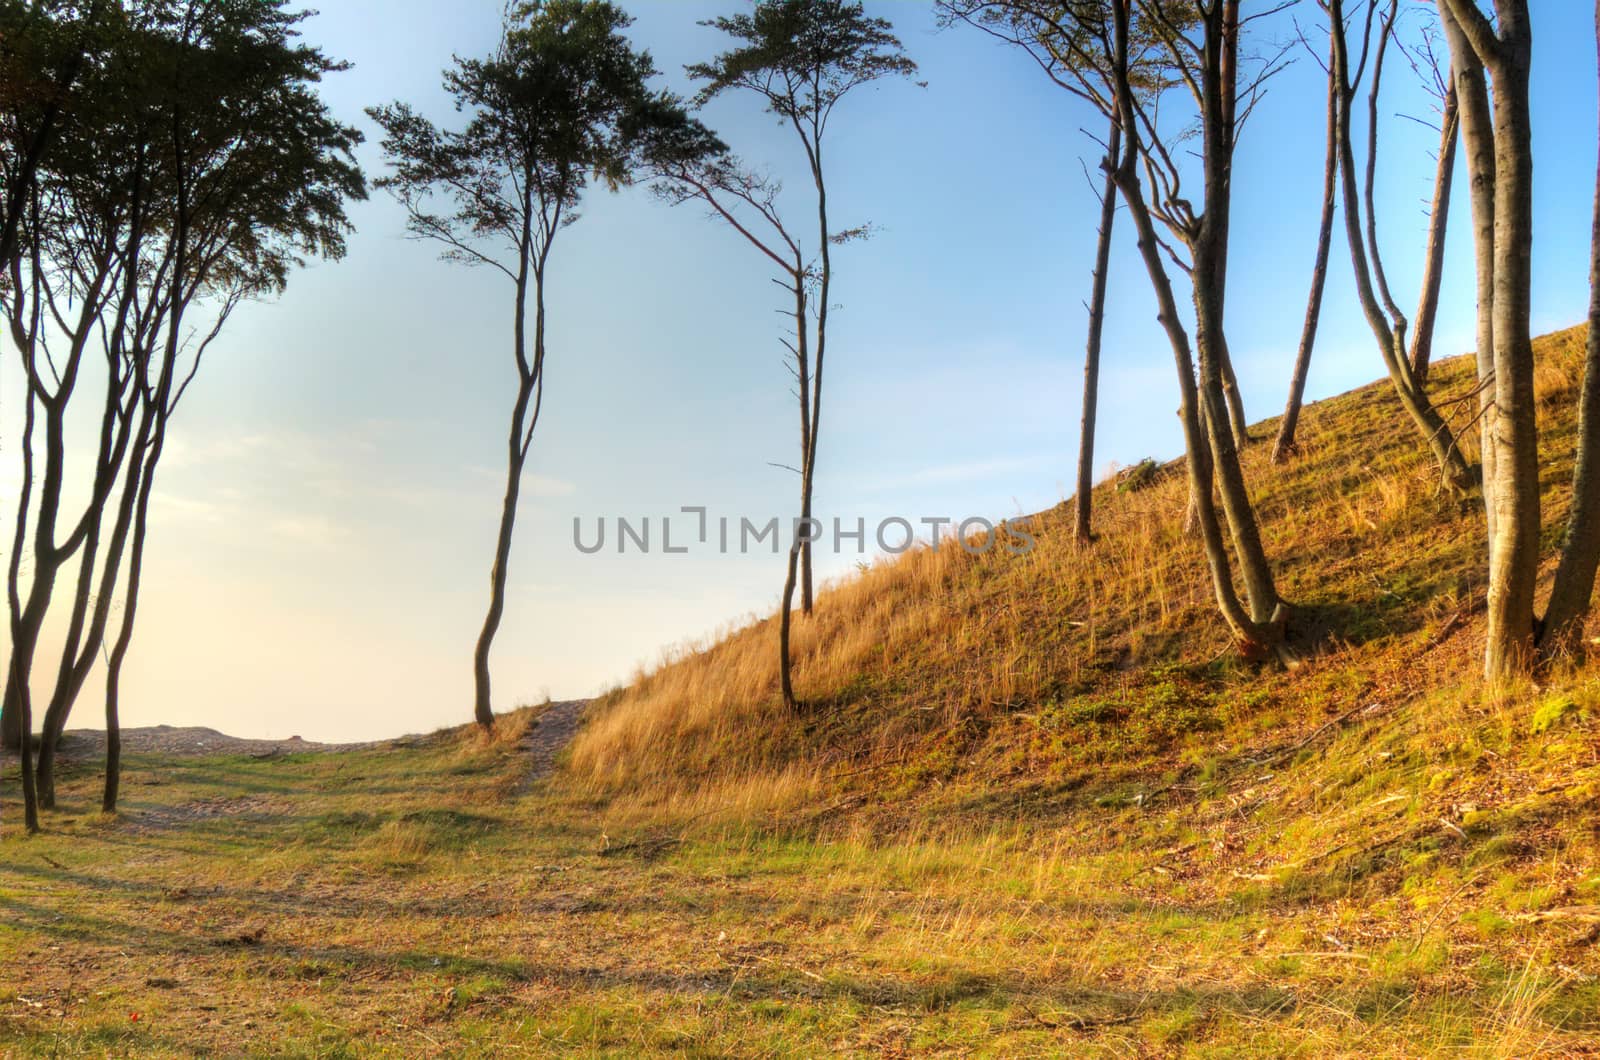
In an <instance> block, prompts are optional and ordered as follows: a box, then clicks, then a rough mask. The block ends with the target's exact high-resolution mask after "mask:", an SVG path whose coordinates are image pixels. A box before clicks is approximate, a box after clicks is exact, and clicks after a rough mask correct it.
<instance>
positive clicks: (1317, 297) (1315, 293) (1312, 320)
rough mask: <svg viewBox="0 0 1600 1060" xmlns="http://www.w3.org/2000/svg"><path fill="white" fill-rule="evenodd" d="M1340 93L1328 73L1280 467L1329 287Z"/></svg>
mask: <svg viewBox="0 0 1600 1060" xmlns="http://www.w3.org/2000/svg"><path fill="white" fill-rule="evenodd" d="M1338 123H1339V91H1338V85H1337V82H1336V81H1335V79H1334V74H1333V70H1332V69H1331V68H1330V69H1329V71H1328V140H1327V149H1326V154H1325V155H1324V160H1323V165H1322V219H1321V220H1320V222H1319V223H1318V226H1317V257H1316V264H1315V265H1314V266H1313V267H1312V269H1311V294H1310V295H1309V296H1308V297H1307V298H1306V320H1305V324H1304V325H1303V326H1302V327H1301V329H1300V347H1299V349H1298V350H1297V351H1296V352H1295V357H1294V376H1293V377H1292V378H1291V379H1290V380H1289V403H1288V404H1287V405H1286V406H1285V407H1284V410H1283V420H1282V422H1281V423H1280V424H1279V425H1278V437H1277V440H1276V441H1274V442H1273V443H1272V462H1273V463H1274V464H1282V463H1285V462H1287V461H1288V459H1289V458H1290V457H1291V456H1293V455H1294V454H1295V453H1296V452H1298V450H1299V447H1298V446H1297V445H1296V444H1295V431H1296V430H1297V429H1298V428H1299V426H1300V408H1301V406H1302V404H1303V403H1304V401H1305V396H1306V377H1307V375H1308V374H1309V373H1310V371H1311V351H1312V348H1313V347H1314V346H1315V345H1316V341H1317V324H1318V322H1319V321H1320V320H1321V317H1322V292H1323V290H1324V289H1325V288H1326V287H1327V283H1328V251H1329V248H1330V246H1331V245H1332V243H1333V212H1334V210H1335V209H1336V208H1337V201H1338V196H1337V194H1336V193H1335V191H1334V177H1335V175H1336V174H1337V173H1338V170H1339V140H1338V137H1339V124H1338Z"/></svg>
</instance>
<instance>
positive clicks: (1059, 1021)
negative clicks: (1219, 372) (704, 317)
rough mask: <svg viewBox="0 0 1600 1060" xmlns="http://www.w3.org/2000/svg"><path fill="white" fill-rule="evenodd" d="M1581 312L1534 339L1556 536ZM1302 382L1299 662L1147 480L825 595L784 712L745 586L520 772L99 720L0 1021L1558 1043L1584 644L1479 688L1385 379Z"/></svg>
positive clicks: (511, 749) (27, 874)
mask: <svg viewBox="0 0 1600 1060" xmlns="http://www.w3.org/2000/svg"><path fill="white" fill-rule="evenodd" d="M1581 338H1582V336H1581V333H1576V332H1567V333H1563V334H1561V335H1558V336H1552V337H1549V338H1547V339H1545V340H1542V341H1541V354H1542V360H1541V372H1540V388H1541V393H1542V394H1543V396H1544V399H1545V400H1544V405H1543V409H1542V414H1543V416H1544V418H1545V422H1544V427H1545V430H1546V441H1547V445H1548V451H1547V452H1546V454H1545V466H1546V468H1547V483H1548V488H1547V498H1548V501H1549V503H1548V504H1547V506H1546V518H1547V523H1548V524H1549V526H1550V527H1551V539H1552V541H1553V540H1554V536H1555V533H1556V532H1557V531H1556V528H1557V527H1559V520H1560V518H1561V516H1562V514H1563V512H1564V508H1563V504H1562V501H1561V493H1562V490H1563V482H1564V480H1565V478H1566V476H1568V475H1570V467H1571V452H1570V450H1571V445H1572V429H1573V424H1572V410H1571V407H1570V406H1571V400H1570V399H1571V394H1572V380H1573V379H1574V378H1575V373H1576V368H1575V365H1576V358H1577V357H1578V355H1579V352H1580V351H1581ZM1468 372H1469V369H1468V368H1467V367H1466V366H1465V365H1463V364H1461V363H1459V362H1450V363H1446V364H1443V365H1441V366H1440V369H1439V373H1438V375H1437V377H1436V378H1437V382H1436V384H1435V387H1436V391H1437V392H1438V393H1441V394H1450V393H1456V392H1461V391H1463V390H1465V389H1466V387H1467V382H1466V377H1467V374H1468ZM1303 422H1304V427H1303V430H1304V432H1305V433H1304V435H1303V442H1302V445H1303V449H1304V455H1303V456H1302V457H1301V458H1300V459H1299V460H1298V461H1297V462H1296V463H1295V464H1294V465H1293V466H1291V467H1290V468H1288V469H1286V470H1278V469H1271V468H1269V467H1267V466H1266V464H1265V453H1264V452H1260V451H1259V450H1264V449H1265V448H1266V447H1265V445H1260V446H1257V447H1255V448H1256V450H1258V451H1254V452H1252V453H1251V454H1250V456H1249V462H1250V467H1249V468H1248V473H1249V476H1250V481H1251V482H1252V484H1253V485H1254V486H1255V488H1256V489H1257V497H1258V502H1259V504H1260V507H1261V511H1262V516H1263V527H1264V534H1265V536H1266V539H1267V542H1268V547H1269V550H1270V551H1271V553H1272V554H1273V555H1274V556H1275V557H1278V558H1279V561H1280V567H1279V573H1280V578H1281V579H1282V583H1283V587H1284V591H1285V593H1286V595H1288V596H1290V598H1291V599H1293V600H1294V601H1295V602H1296V603H1298V604H1299V605H1300V607H1299V610H1298V611H1297V615H1296V629H1297V631H1298V635H1299V641H1298V647H1299V648H1300V649H1301V650H1302V652H1303V653H1304V654H1305V656H1306V657H1307V662H1306V664H1305V665H1304V666H1302V667H1300V668H1299V669H1297V670H1295V671H1294V672H1292V673H1282V672H1275V671H1271V670H1258V669H1255V668H1251V667H1247V666H1245V665H1243V664H1241V663H1239V662H1237V661H1235V660H1233V659H1232V658H1231V657H1230V654H1229V653H1228V651H1227V643H1226V639H1225V637H1224V635H1223V633H1222V631H1221V629H1220V623H1219V622H1218V621H1217V620H1216V619H1214V618H1213V617H1212V615H1211V613H1210V604H1209V590H1208V589H1207V587H1206V584H1205V582H1204V580H1203V577H1204V573H1203V571H1202V570H1201V568H1200V566H1199V562H1198V555H1197V552H1198V549H1197V547H1196V546H1195V545H1194V544H1193V543H1192V542H1189V541H1187V540H1186V539H1184V538H1182V537H1181V536H1180V535H1179V533H1178V530H1177V523H1178V522H1179V517H1180V515H1181V510H1182V506H1183V502H1184V497H1183V492H1182V491H1183V486H1182V483H1181V481H1180V480H1179V476H1175V475H1171V474H1166V473H1163V474H1158V475H1154V476H1152V478H1151V481H1150V482H1149V483H1148V484H1147V485H1146V486H1145V487H1144V488H1141V489H1139V490H1128V491H1122V492H1117V491H1116V490H1115V487H1114V485H1108V487H1107V488H1106V489H1105V491H1104V493H1103V494H1102V496H1100V497H1099V498H1097V502H1098V504H1099V515H1098V529H1099V532H1100V534H1101V537H1100V540H1099V541H1098V542H1096V543H1094V544H1093V545H1090V546H1079V545H1077V544H1076V543H1075V542H1074V541H1073V540H1072V533H1071V525H1070V519H1069V518H1068V515H1067V513H1065V512H1064V511H1062V512H1051V513H1045V514H1044V515H1043V516H1041V517H1039V518H1038V519H1037V520H1036V525H1035V532H1036V534H1037V536H1038V547H1037V548H1036V549H1034V550H1033V551H1032V552H1030V553H1028V554H1027V555H1025V556H1020V557H1018V556H1010V555H1005V554H991V555H988V556H983V557H973V556H970V555H968V554H967V553H966V552H964V551H962V550H961V549H959V548H951V547H945V548H941V549H940V550H938V551H937V552H934V551H932V550H924V551H921V552H918V553H916V554H913V555H910V556H907V557H905V558H904V559H902V560H900V561H899V562H897V563H885V564H880V565H878V566H876V567H874V568H872V569H870V570H868V571H866V572H865V573H863V574H862V575H861V576H860V577H859V578H857V579H854V580H851V581H849V582H846V583H844V584H841V585H838V586H834V587H832V588H830V590H829V591H827V592H825V593H823V594H822V596H821V598H820V600H819V603H818V608H817V613H816V615H815V616H814V617H813V618H811V619H809V620H804V621H801V622H800V623H799V643H800V645H801V652H800V657H801V667H800V674H799V678H800V689H801V692H802V694H803V696H804V697H805V698H806V699H807V700H808V701H809V702H810V704H811V705H812V708H811V710H810V711H809V712H808V714H807V715H806V716H805V717H803V718H800V719H791V718H788V717H786V716H785V715H784V714H783V713H782V711H781V710H779V709H777V703H776V688H775V685H774V680H775V675H774V674H773V672H772V668H771V658H770V656H771V654H772V651H771V648H772V643H771V639H772V638H771V631H770V629H769V628H767V627H765V626H761V625H758V626H754V627H752V628H749V629H746V630H742V631H736V632H735V633H734V634H732V635H731V636H730V637H728V638H726V639H724V640H722V641H719V642H718V643H715V644H709V645H705V646H701V647H698V648H696V649H694V650H686V651H685V652H683V653H681V656H680V657H679V658H677V659H676V660H674V661H672V662H671V663H669V664H668V665H665V666H663V667H662V668H660V669H658V670H657V671H655V672H653V673H651V674H647V675H641V677H640V679H639V680H638V681H636V682H635V683H633V684H631V685H630V686H629V687H628V688H626V689H622V690H619V691H618V692H616V693H614V694H613V695H612V696H610V697H608V699H607V701H606V702H605V703H604V704H602V705H601V708H600V710H599V712H598V713H597V714H596V716H595V717H594V718H593V720H592V721H591V723H590V724H589V725H588V726H586V728H585V730H584V731H583V732H582V733H581V734H580V736H579V738H578V740H577V741H576V742H575V744H574V745H573V747H572V748H571V750H570V753H569V755H568V757H567V759H566V761H565V763H564V768H563V770H562V771H561V772H559V773H557V774H556V775H555V776H553V777H551V778H549V779H546V780H542V781H539V782H537V783H529V778H528V775H527V760H526V756H525V754H524V753H523V752H522V751H520V750H519V748H518V741H519V739H520V737H521V735H522V734H523V733H524V732H525V731H526V729H527V727H528V726H529V725H531V724H533V723H534V715H535V714H536V711H525V712H521V713H519V714H518V715H515V716H513V717H511V718H508V719H506V721H505V722H504V723H503V724H502V725H501V727H500V733H499V735H498V736H496V737H495V738H484V737H481V736H479V735H477V734H476V733H474V732H470V731H462V732H447V733H441V734H437V735H435V736H433V737H430V738H427V739H425V740H421V741H417V742H416V743H415V744H413V745H410V746H403V747H396V748H391V749H383V750H365V751H359V752H353V753H349V754H339V755H297V756H289V757H284V758H278V759H272V760H264V761H258V760H254V759H250V758H183V759H178V758H171V759H163V758H158V757H149V756H135V757H133V758H132V759H131V760H130V762H129V764H128V777H127V780H126V782H125V786H124V790H125V792H126V803H125V812H124V813H123V814H122V815H121V816H119V817H116V818H105V817H102V816H100V815H99V814H98V813H95V812H94V806H95V795H96V784H97V777H96V776H95V775H94V772H93V770H92V769H89V768H85V767H76V766H75V767H73V768H72V769H70V770H69V772H68V774H67V775H66V776H65V777H64V778H63V782H62V785H61V790H62V795H63V800H62V801H63V806H64V810H63V812H62V813H59V814H57V815H53V816H51V817H49V818H47V822H46V823H47V828H48V831H47V833H46V834H45V835H43V836H40V837H38V838H35V839H32V840H26V839H23V838H21V837H19V836H17V835H16V834H15V833H16V831H17V830H16V828H15V827H14V825H15V822H14V820H10V821H8V822H7V824H8V829H7V834H6V836H5V837H4V838H0V1054H4V1055H8V1056H9V1055H18V1056H32V1055H40V1056H44V1055H104V1056H127V1055H216V1054H223V1055H232V1054H247V1055H248V1054H266V1053H271V1054H274V1055H279V1054H282V1055H291V1056H343V1055H363V1056H364V1055H393V1056H417V1055H451V1056H455V1055H467V1056H472V1055H482V1056H507V1055H517V1054H519V1053H526V1054H531V1055H574V1056H637V1055H659V1054H674V1055H686V1056H720V1055H740V1056H815V1055H819V1054H823V1053H830V1052H841V1053H847V1054H856V1055H870V1056H900V1055H993V1056H1035V1055H1074V1056H1076V1055H1090V1056H1093V1055H1107V1056H1125V1055H1155V1056H1165V1055H1197V1056H1232V1055H1239V1054H1242V1053H1243V1054H1254V1055H1270V1056H1288V1055H1312V1056H1323V1055H1364V1056H1370V1055H1435V1054H1465V1055H1471V1056H1480V1055H1481V1056H1507V1057H1510V1056H1517V1057H1522V1056H1532V1055H1540V1054H1544V1055H1578V1054H1581V1053H1585V1052H1593V1051H1594V1044H1593V1043H1594V1042H1595V1041H1596V1040H1600V959H1597V958H1596V950H1595V945H1594V944H1595V942H1596V940H1597V939H1600V835H1597V831H1596V828H1595V818H1594V806H1595V804H1596V799H1597V797H1600V676H1597V675H1591V674H1590V673H1589V672H1587V671H1582V670H1579V671H1574V672H1571V673H1561V674H1553V675H1549V676H1548V677H1546V678H1545V679H1543V683H1542V686H1541V687H1539V688H1534V687H1532V686H1527V687H1519V688H1511V689H1504V690H1500V691H1498V692H1495V693H1492V694H1491V693H1489V692H1486V691H1485V690H1483V689H1482V688H1481V687H1479V685H1478V683H1477V682H1476V680H1475V679H1474V677H1473V676H1472V675H1473V674H1474V672H1475V670H1476V666H1477V651H1478V645H1479V644H1480V643H1481V629H1480V628H1479V624H1480V622H1481V596H1482V575H1481V573H1480V572H1479V570H1478V558H1477V557H1478V550H1479V549H1480V548H1481V533H1482V530H1481V521H1480V520H1479V518H1478V517H1476V516H1475V515H1474V514H1473V513H1472V510H1471V508H1470V506H1465V505H1462V504H1461V503H1459V502H1457V501H1453V500H1450V499H1448V498H1445V497H1442V496H1440V495H1438V494H1437V493H1436V491H1435V476H1434V474H1433V472H1432V471H1431V469H1430V468H1429V467H1428V466H1427V464H1426V463H1425V461H1424V460H1423V459H1422V457H1421V456H1420V454H1419V453H1418V448H1419V447H1418V446H1417V444H1416V441H1415V439H1414V438H1413V437H1412V436H1411V435H1410V434H1409V433H1408V428H1406V427H1405V425H1404V424H1402V423H1401V422H1400V421H1399V416H1398V412H1397V409H1396V408H1395V406H1394V402H1393V399H1392V397H1390V396H1389V395H1388V394H1387V393H1386V392H1385V391H1384V390H1382V389H1381V388H1367V389H1365V390H1362V391H1356V392H1354V393H1352V394H1350V395H1346V396H1344V397H1342V398H1339V399H1335V400H1333V401H1329V402H1324V403H1321V404H1319V405H1316V406H1313V407H1312V408H1310V409H1308V410H1307V415H1306V418H1305V420H1304V421H1303ZM1256 431H1257V434H1258V435H1264V434H1266V433H1267V431H1266V428H1264V427H1262V426H1258V427H1257V428H1256ZM0 799H3V800H5V804H6V806H7V808H8V810H9V809H10V808H12V807H14V806H15V799H16V791H15V782H14V779H12V778H11V777H9V776H8V777H7V778H6V779H5V780H4V782H3V783H0Z"/></svg>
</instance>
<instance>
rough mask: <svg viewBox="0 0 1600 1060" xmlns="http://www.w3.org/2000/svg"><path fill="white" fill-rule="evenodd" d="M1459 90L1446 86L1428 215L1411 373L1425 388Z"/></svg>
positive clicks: (1453, 165) (1446, 225)
mask: <svg viewBox="0 0 1600 1060" xmlns="http://www.w3.org/2000/svg"><path fill="white" fill-rule="evenodd" d="M1458 112H1459V107H1458V106H1457V103H1456V89H1455V85H1454V83H1453V82H1452V84H1451V85H1450V86H1449V87H1448V88H1446V89H1445V96H1444V113H1443V114H1442V115H1441V116H1440V126H1441V128H1440V132H1439V164H1438V169H1437V170H1436V171H1435V173H1434V178H1433V206H1432V209H1431V210H1430V211H1429V214H1428V250H1427V254H1426V255H1425V256H1424V261H1425V262H1426V266H1425V269H1424V272H1423V274H1422V295H1421V298H1420V299H1419V301H1418V303H1417V322H1416V331H1415V333H1414V334H1413V335H1412V336H1411V375H1412V377H1413V378H1414V379H1416V381H1417V386H1419V387H1421V386H1423V385H1425V384H1426V383H1427V381H1428V369H1429V367H1430V366H1431V363H1432V361H1433V332H1434V326H1435V323H1436V321H1437V320H1438V319H1439V289H1440V287H1441V286H1442V285H1443V283H1444V247H1445V233H1446V232H1447V231H1448V230H1449V227H1450V189H1451V187H1452V185H1453V184H1454V183H1455V170H1456V141H1457V139H1458V138H1459V137H1458V135H1457V134H1458V131H1459V126H1460V124H1461V122H1460V115H1459V113H1458Z"/></svg>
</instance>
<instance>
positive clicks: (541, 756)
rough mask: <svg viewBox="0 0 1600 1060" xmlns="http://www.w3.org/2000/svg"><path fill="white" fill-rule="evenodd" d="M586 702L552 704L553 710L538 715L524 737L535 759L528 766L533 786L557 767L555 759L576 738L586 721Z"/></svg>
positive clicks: (527, 747)
mask: <svg viewBox="0 0 1600 1060" xmlns="http://www.w3.org/2000/svg"><path fill="white" fill-rule="evenodd" d="M588 705H589V701H588V700H587V699H568V700H563V701H562V702H560V703H552V704H550V709H549V710H546V711H545V712H544V713H543V714H541V715H539V718H538V720H537V721H535V722H534V723H533V728H531V729H529V730H528V735H527V736H526V737H524V738H523V741H522V746H523V747H524V748H525V749H526V750H527V752H528V756H529V757H530V758H531V759H532V762H531V763H530V766H529V776H528V780H529V782H530V783H532V782H533V781H536V780H542V779H544V778H545V777H547V776H549V775H550V774H551V773H552V772H553V771H554V770H555V768H556V756H557V755H559V754H560V753H561V751H562V749H563V748H565V747H566V746H567V744H569V743H571V742H572V738H573V736H575V735H577V732H578V725H579V724H580V723H581V722H582V720H583V708H584V707H587V706H588Z"/></svg>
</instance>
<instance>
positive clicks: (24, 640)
mask: <svg viewBox="0 0 1600 1060" xmlns="http://www.w3.org/2000/svg"><path fill="white" fill-rule="evenodd" d="M29 400H30V401H31V400H33V398H32V396H31V394H30V397H29ZM40 403H41V404H43V405H44V434H45V464H44V479H43V481H42V482H41V484H40V490H39V516H38V519H37V520H36V521H35V524H34V528H33V542H32V543H33V549H32V551H33V577H32V579H31V581H30V582H29V584H28V598H27V603H26V604H24V605H23V606H22V609H21V611H20V613H17V614H13V615H12V619H11V667H10V670H9V671H8V673H7V675H6V693H5V705H4V708H3V710H0V714H3V715H4V716H5V717H6V718H8V719H9V720H10V723H9V724H8V725H7V726H6V728H5V732H4V739H5V743H6V746H8V747H12V748H21V747H22V735H23V734H24V733H27V732H29V731H30V730H29V729H28V721H29V715H30V714H31V712H32V708H31V699H32V697H31V695H30V694H29V682H30V680H31V678H32V675H33V658H34V655H35V653H36V652H37V651H38V647H39V636H40V633H41V631H42V630H43V628H44V620H45V615H46V613H47V612H48V611H49V610H50V599H51V597H52V596H53V595H54V592H55V580H56V573H57V571H59V570H60V568H61V564H62V562H63V559H64V557H63V556H62V554H61V553H60V551H58V550H57V549H56V548H55V547H54V543H55V529H56V518H57V515H58V513H59V511H60V507H61V486H62V482H61V479H62V472H63V468H62V464H63V462H64V460H65V441H64V439H63V430H62V422H61V421H62V416H61V414H60V411H59V410H58V409H57V408H56V407H55V406H54V405H52V404H51V403H50V402H47V401H43V400H42V399H40ZM24 464H25V468H26V473H27V474H29V475H31V473H32V461H31V460H25V461H24ZM25 527H26V520H25V519H23V518H19V519H18V521H17V533H16V537H15V538H14V541H13V544H12V549H13V550H14V551H13V553H12V555H13V556H17V555H20V554H21V553H22V552H23V550H24V549H25V547H26V540H27V539H26V530H25Z"/></svg>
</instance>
